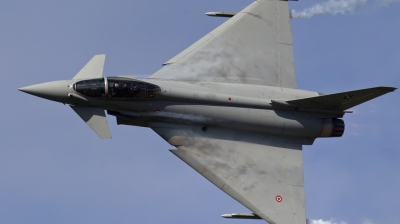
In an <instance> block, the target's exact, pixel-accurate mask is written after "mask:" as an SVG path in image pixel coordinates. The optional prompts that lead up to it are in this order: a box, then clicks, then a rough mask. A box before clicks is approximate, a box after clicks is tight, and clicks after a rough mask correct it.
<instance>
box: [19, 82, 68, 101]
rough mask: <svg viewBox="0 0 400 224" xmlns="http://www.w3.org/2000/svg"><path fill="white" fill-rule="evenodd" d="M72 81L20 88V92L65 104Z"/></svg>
mask: <svg viewBox="0 0 400 224" xmlns="http://www.w3.org/2000/svg"><path fill="white" fill-rule="evenodd" d="M70 84H71V81H55V82H47V83H41V84H37V85H32V86H26V87H22V88H19V89H18V90H19V91H22V92H25V93H28V94H31V95H34V96H38V97H41V98H45V99H48V100H54V101H58V102H65V101H66V100H67V99H68V93H69V92H70V88H69V85H70Z"/></svg>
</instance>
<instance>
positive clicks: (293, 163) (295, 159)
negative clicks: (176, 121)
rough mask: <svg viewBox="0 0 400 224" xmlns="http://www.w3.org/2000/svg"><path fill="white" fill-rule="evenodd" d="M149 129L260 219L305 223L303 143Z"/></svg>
mask: <svg viewBox="0 0 400 224" xmlns="http://www.w3.org/2000/svg"><path fill="white" fill-rule="evenodd" d="M152 129H153V130H154V131H156V132H157V133H158V134H159V135H160V136H162V137H163V138H164V139H165V140H167V141H168V142H169V143H170V144H172V145H175V146H176V147H177V148H178V149H177V150H171V152H172V153H173V154H174V155H176V156H177V157H179V158H180V159H181V160H183V161H184V162H185V163H187V164H188V165H189V166H191V167H192V168H193V169H195V170H196V171H197V172H198V173H200V174H201V175H202V176H204V177H205V178H207V179H208V180H209V181H210V182H212V183H213V184H214V185H216V186H217V187H218V188H220V189H221V190H222V191H224V192H225V193H227V194H229V195H230V196H231V197H233V198H234V199H236V200H237V201H238V202H240V203H241V204H243V205H244V206H246V207H247V208H248V209H250V210H251V211H252V212H254V213H255V214H256V215H257V216H259V217H260V218H262V219H264V220H265V221H267V222H269V223H271V224H281V223H296V224H306V217H305V215H306V214H305V199H304V198H305V197H304V178H303V164H302V146H301V144H299V143H289V142H281V141H277V140H273V139H269V140H268V139H266V138H265V137H257V136H252V135H241V136H238V135H236V134H234V135H235V136H229V134H228V133H226V132H225V131H220V132H219V131H216V130H207V132H206V133H200V132H197V133H196V131H193V130H188V129H183V128H182V127H180V128H179V129H175V128H168V127H153V128H152ZM233 139H235V140H233Z"/></svg>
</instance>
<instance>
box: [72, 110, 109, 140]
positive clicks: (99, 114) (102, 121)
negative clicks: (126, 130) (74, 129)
mask: <svg viewBox="0 0 400 224" xmlns="http://www.w3.org/2000/svg"><path fill="white" fill-rule="evenodd" d="M71 108H72V109H73V110H74V111H75V112H76V113H77V114H78V115H79V117H81V118H82V120H83V121H84V122H85V123H86V124H87V125H88V126H89V127H90V128H91V129H92V130H93V131H94V132H96V134H97V135H98V136H99V137H100V138H102V139H110V138H111V132H110V127H109V126H108V122H107V118H106V114H105V112H104V109H101V108H96V107H80V106H71Z"/></svg>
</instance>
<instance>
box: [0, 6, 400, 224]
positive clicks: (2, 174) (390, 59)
mask: <svg viewBox="0 0 400 224" xmlns="http://www.w3.org/2000/svg"><path fill="white" fill-rule="evenodd" d="M251 2H252V1H250V0H237V1H232V0H214V1H211V0H203V1H192V0H189V1H188V0H186V1H185V0H171V1H160V0H148V1H118V0H116V1H94V0H88V1H75V0H71V1H49V0H47V1H45V0H37V1H9V0H3V1H2V2H1V3H0V30H1V32H0V76H1V78H2V88H3V91H2V93H3V94H2V95H1V96H0V99H1V105H2V108H3V110H2V112H1V113H2V116H1V117H0V121H1V126H0V131H1V136H2V137H1V139H2V141H1V142H2V146H1V147H0V183H1V184H0V223H221V224H223V223H233V224H239V223H248V222H249V221H243V220H239V221H233V220H225V219H222V218H221V217H220V215H221V214H223V213H230V212H242V211H244V212H245V211H247V209H246V208H244V207H243V206H242V205H240V204H239V203H238V202H236V201H234V200H233V199H231V198H230V197H229V196H227V195H225V194H224V193H223V192H222V191H220V190H219V189H217V188H216V187H214V186H213V185H212V184H211V183H209V182H208V181H207V180H206V179H204V178H203V177H201V176H200V175H199V174H197V173H196V172H195V171H193V170H192V169H191V168H190V167H188V166H187V165H186V164H184V163H183V162H182V161H180V160H179V159H178V158H176V157H175V156H174V155H172V154H171V153H170V152H169V151H168V149H171V148H172V147H171V146H169V145H168V144H167V143H165V142H164V141H163V140H162V139H161V138H160V137H159V136H157V135H156V134H155V133H153V132H152V131H151V130H149V129H146V128H138V127H128V126H117V125H116V122H115V119H114V117H109V123H110V128H111V131H112V135H113V139H112V140H101V139H99V138H98V137H97V135H96V134H95V133H93V132H92V131H91V130H90V129H89V128H88V127H87V126H86V124H84V123H83V122H82V121H81V119H80V118H79V117H78V116H77V115H76V114H75V113H74V112H73V111H72V110H71V109H70V108H69V107H68V106H65V105H63V104H60V103H54V102H50V101H46V100H43V99H40V98H36V97H33V96H30V95H27V94H24V93H22V92H19V91H17V88H19V87H23V86H27V85H32V84H36V83H41V82H47V81H54V80H61V79H70V78H72V77H73V76H74V75H75V74H76V73H77V72H78V71H79V70H80V69H81V67H82V66H83V65H85V64H86V62H87V61H88V60H89V59H90V58H91V57H92V56H93V55H95V54H102V53H105V54H107V59H106V64H105V69H104V75H105V76H116V75H126V74H138V75H140V76H141V77H146V74H147V75H150V74H152V73H154V72H155V71H157V70H158V69H159V68H160V67H161V64H162V63H163V62H165V61H167V60H168V59H170V58H171V57H173V56H174V55H176V54H177V53H179V52H180V51H181V50H183V49H185V48H186V47H187V46H189V45H190V44H192V43H193V42H194V41H196V40H197V39H199V38H201V37H202V36H203V35H205V34H206V33H207V32H209V31H211V30H212V29H213V28H215V27H216V26H218V25H219V24H221V23H222V22H223V21H225V19H222V18H210V17H206V16H205V15H204V13H205V12H208V11H239V10H240V9H242V8H244V7H245V6H247V5H248V4H250V3H251ZM316 2H317V1H305V0H303V1H300V2H291V3H290V6H291V8H293V9H297V10H301V9H304V8H307V7H309V6H311V5H312V4H314V3H316ZM368 2H369V3H368ZM368 2H367V4H366V5H363V6H360V7H357V9H356V10H355V11H354V12H353V13H347V14H345V15H341V14H337V15H329V14H324V15H317V16H314V17H312V18H309V19H294V20H292V30H293V38H294V49H295V59H296V68H297V77H298V84H299V88H301V89H307V90H313V91H318V92H323V93H334V92H340V91H346V90H353V89H360V88H367V87H374V86H394V87H400V76H399V71H400V44H399V40H400V32H399V31H400V27H399V25H398V21H400V14H399V13H398V12H399V11H400V3H399V2H393V3H392V4H390V5H389V6H387V7H378V6H377V4H375V3H376V1H372V0H370V1H368ZM399 102H400V101H399V91H396V92H394V93H390V94H387V95H385V96H382V97H380V98H378V99H375V100H373V101H370V102H368V103H365V104H363V105H360V106H358V107H356V108H354V111H355V113H354V114H350V115H346V116H345V118H344V120H345V123H346V125H347V127H346V128H347V129H346V132H345V134H344V136H343V137H342V138H336V139H318V140H316V142H315V144H314V145H313V146H305V147H304V169H305V185H306V203H307V217H308V218H310V219H324V220H330V219H332V218H333V219H335V220H337V221H338V222H339V221H345V222H346V223H348V224H361V223H367V220H370V221H371V222H372V223H374V224H392V223H393V224H398V223H400V213H399V208H400V193H399V190H398V189H400V175H399V174H398V173H399V171H400V163H399V161H400V150H399V146H398V145H399V142H400V141H399V131H398V129H399V127H400V121H399V119H398V110H399V105H398V104H399ZM251 222H254V223H256V222H257V221H251ZM260 223H262V222H260Z"/></svg>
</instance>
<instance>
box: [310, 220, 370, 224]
mask: <svg viewBox="0 0 400 224" xmlns="http://www.w3.org/2000/svg"><path fill="white" fill-rule="evenodd" d="M307 224H347V222H343V221H342V222H336V221H335V220H333V219H331V220H329V221H325V220H322V219H320V220H307ZM363 224H374V223H373V222H372V221H371V220H369V219H364V221H363Z"/></svg>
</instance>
